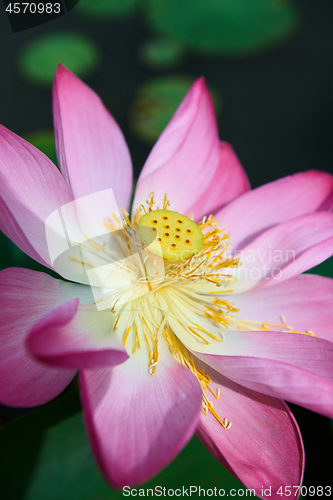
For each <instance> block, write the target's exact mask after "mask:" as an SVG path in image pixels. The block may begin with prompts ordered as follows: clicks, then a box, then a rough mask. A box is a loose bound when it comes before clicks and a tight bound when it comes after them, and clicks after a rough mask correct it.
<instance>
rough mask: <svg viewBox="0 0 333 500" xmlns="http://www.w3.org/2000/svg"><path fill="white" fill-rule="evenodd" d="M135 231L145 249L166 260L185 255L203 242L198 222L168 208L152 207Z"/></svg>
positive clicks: (180, 257) (191, 253) (199, 248)
mask: <svg viewBox="0 0 333 500" xmlns="http://www.w3.org/2000/svg"><path fill="white" fill-rule="evenodd" d="M138 231H139V236H140V239H141V241H143V242H145V243H146V244H147V248H148V250H149V251H150V252H152V253H154V254H156V255H158V256H160V257H163V258H164V259H167V260H173V261H177V260H183V259H188V258H189V257H191V255H196V254H198V253H199V252H200V250H201V249H202V246H203V234H202V232H201V230H200V228H199V227H198V226H197V224H196V223H195V222H193V221H192V220H191V219H189V218H188V217H185V215H182V214H179V213H178V212H172V211H171V210H153V211H152V212H148V213H147V214H145V215H143V217H141V219H140V222H139V227H138Z"/></svg>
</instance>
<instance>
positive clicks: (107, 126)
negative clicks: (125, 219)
mask: <svg viewBox="0 0 333 500" xmlns="http://www.w3.org/2000/svg"><path fill="white" fill-rule="evenodd" d="M53 111H54V127H55V134H56V145H57V154H58V158H59V163H60V167H61V171H62V173H63V175H64V177H65V179H66V181H67V183H68V185H69V186H70V187H71V189H72V192H73V195H74V198H80V197H82V196H86V195H88V194H92V193H97V192H99V191H103V190H104V189H108V188H112V189H113V191H114V195H115V198H116V200H117V204H118V207H119V209H120V210H121V209H122V208H125V209H127V210H128V209H129V204H130V200H131V194H132V163H131V158H130V154H129V151H128V148H127V145H126V142H125V139H124V137H123V134H122V132H121V130H120V129H119V127H118V125H117V123H116V122H115V120H114V119H113V118H112V116H111V115H110V113H109V112H108V110H107V109H106V108H105V106H104V104H103V103H102V101H101V100H100V98H99V97H98V96H97V95H96V94H95V92H93V90H91V89H90V88H89V87H88V86H87V85H85V84H84V83H83V82H82V81H81V80H80V79H79V78H77V77H76V76H75V75H73V73H71V72H70V71H69V70H68V69H66V68H65V67H64V66H62V65H61V64H60V65H59V66H58V69H57V72H56V76H55V80H54V87H53Z"/></svg>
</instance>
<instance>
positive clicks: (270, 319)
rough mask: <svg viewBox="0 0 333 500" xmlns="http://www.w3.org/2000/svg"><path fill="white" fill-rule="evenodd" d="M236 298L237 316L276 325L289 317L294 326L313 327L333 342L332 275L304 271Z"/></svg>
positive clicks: (304, 329)
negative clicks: (304, 272)
mask: <svg viewBox="0 0 333 500" xmlns="http://www.w3.org/2000/svg"><path fill="white" fill-rule="evenodd" d="M232 302H233V304H234V306H235V307H236V308H237V309H239V312H238V313H237V318H242V319H249V320H254V321H258V322H259V323H271V324H275V325H276V324H283V319H285V321H286V322H287V324H288V325H289V326H290V327H291V328H293V329H294V330H297V331H299V332H307V331H309V330H310V331H312V332H314V333H315V334H316V335H317V337H320V338H323V339H326V340H329V341H331V342H333V308H332V304H333V280H332V279H331V278H325V277H323V276H316V275H314V274H302V275H301V276H297V277H295V278H292V279H290V280H287V281H284V282H283V283H280V284H279V283H278V284H277V285H275V286H272V287H269V288H267V289H266V288H264V289H262V288H260V289H258V290H250V291H249V292H246V293H240V294H237V295H233V296H232ZM252 326H253V325H252ZM271 328H272V329H274V327H273V326H272V327H271Z"/></svg>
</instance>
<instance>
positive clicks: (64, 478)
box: [0, 391, 244, 500]
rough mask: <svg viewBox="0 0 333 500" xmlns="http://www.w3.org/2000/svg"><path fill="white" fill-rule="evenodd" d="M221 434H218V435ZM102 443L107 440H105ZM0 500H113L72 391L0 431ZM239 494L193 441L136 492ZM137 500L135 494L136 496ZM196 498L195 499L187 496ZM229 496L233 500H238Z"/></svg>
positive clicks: (114, 493) (236, 485) (115, 496)
mask: <svg viewBox="0 0 333 500" xmlns="http://www.w3.org/2000/svg"><path fill="white" fill-rule="evenodd" d="M222 432H223V431H222ZM105 439H107V436H105ZM0 449H1V454H0V469H1V472H2V481H1V484H0V498H3V499H6V500H59V499H61V500H109V499H110V500H111V499H112V500H117V499H119V500H120V499H121V498H123V492H122V491H114V490H112V489H111V488H110V487H109V486H107V485H106V483H105V482H104V480H103V479H102V477H101V475H100V473H99V472H98V470H97V468H96V465H95V463H94V460H93V458H92V455H91V451H90V448H89V444H88V440H87V437H86V432H85V429H84V425H83V421H82V414H81V412H80V402H79V397H78V393H77V392H76V391H73V392H71V393H69V394H67V395H65V396H62V397H60V398H58V399H57V400H56V401H54V402H53V403H49V404H48V405H45V406H43V407H41V408H39V409H37V410H34V411H32V412H31V413H29V414H27V415H25V416H23V417H20V418H19V419H17V420H15V421H14V422H12V423H10V424H8V425H6V426H5V427H3V428H2V429H1V430H0ZM155 486H161V487H162V488H166V489H170V488H171V489H176V488H183V487H184V488H189V487H190V486H197V487H199V486H200V487H201V488H215V487H216V488H217V489H224V490H225V491H226V493H229V490H230V489H231V488H235V489H236V490H237V489H241V490H242V492H241V493H243V491H244V486H242V484H241V483H240V482H239V481H237V480H236V479H235V478H234V477H233V476H232V475H231V474H229V473H228V472H227V471H226V469H224V468H223V467H222V466H221V465H220V464H219V463H218V462H217V461H216V460H215V459H214V458H213V457H212V455H211V454H210V453H209V452H208V451H207V450H206V448H205V447H204V446H203V445H202V444H201V443H200V441H199V440H198V439H197V438H196V437H194V438H193V439H192V440H191V441H190V443H189V444H188V445H187V446H186V448H185V449H184V450H183V451H182V452H181V453H180V454H179V455H178V457H176V459H175V460H174V461H173V462H172V463H171V464H170V465H169V466H168V467H166V468H165V469H164V470H163V471H162V472H161V473H160V474H159V475H158V476H156V477H155V478H153V479H152V480H151V481H149V482H148V483H146V484H145V485H142V486H139V487H138V489H139V488H145V489H146V488H154V487H155ZM138 496H139V493H138ZM192 496H194V497H196V496H197V495H192ZM242 496H243V495H242V494H241V495H240V496H237V495H236V496H233V498H236V499H238V498H241V497H242Z"/></svg>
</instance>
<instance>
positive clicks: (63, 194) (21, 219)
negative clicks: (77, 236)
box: [0, 125, 73, 267]
mask: <svg viewBox="0 0 333 500" xmlns="http://www.w3.org/2000/svg"><path fill="white" fill-rule="evenodd" d="M0 184H1V197H0V208H1V211H0V229H1V230H2V231H3V232H4V233H5V235H6V236H8V237H9V238H10V239H11V240H12V241H13V242H14V243H15V244H16V245H17V246H18V247H20V248H21V250H23V251H24V252H26V253H27V254H28V255H29V256H30V257H32V258H33V259H35V260H37V261H38V262H40V263H41V264H43V265H46V266H48V267H51V266H50V259H49V254H48V249H47V243H46V237H45V220H46V219H47V217H48V216H49V215H50V214H51V213H52V212H53V211H54V210H57V209H58V208H59V207H61V206H62V205H64V204H66V203H69V202H70V201H72V199H73V198H72V194H71V193H70V190H69V189H68V187H67V185H66V182H65V181H64V179H63V177H62V176H61V174H60V172H59V170H58V169H57V167H56V166H55V165H54V164H53V163H52V162H51V161H50V160H49V159H48V158H47V157H46V156H45V155H44V154H43V153H41V152H40V151H39V150H38V149H36V148H35V147H34V146H32V145H31V144H29V143H28V142H26V141H24V140H23V139H21V138H20V137H19V136H17V135H16V134H14V133H13V132H11V131H10V130H8V129H6V128H5V127H3V126H2V125H0Z"/></svg>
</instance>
